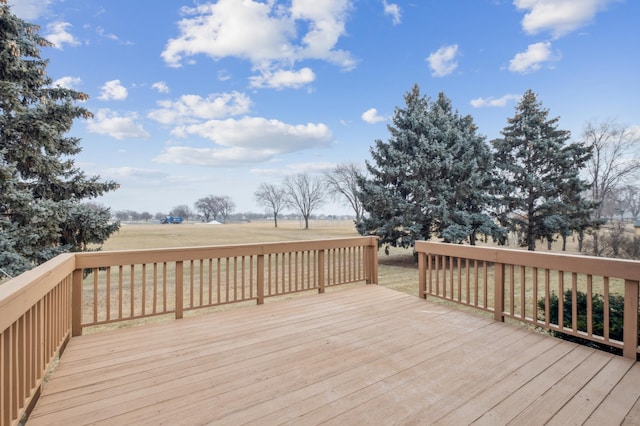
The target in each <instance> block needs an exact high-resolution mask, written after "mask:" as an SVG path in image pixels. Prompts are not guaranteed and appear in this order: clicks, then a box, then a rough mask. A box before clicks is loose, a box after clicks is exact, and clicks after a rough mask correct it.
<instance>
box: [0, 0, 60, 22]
mask: <svg viewBox="0 0 640 426" xmlns="http://www.w3.org/2000/svg"><path fill="white" fill-rule="evenodd" d="M51 3H53V2H52V1H51V0H9V5H10V6H11V11H12V12H13V13H14V14H15V15H16V16H19V17H20V18H22V19H24V20H26V21H32V20H34V19H38V18H39V17H41V16H44V15H45V14H46V12H48V10H49V5H50V4H51Z"/></svg>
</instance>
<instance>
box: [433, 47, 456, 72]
mask: <svg viewBox="0 0 640 426" xmlns="http://www.w3.org/2000/svg"><path fill="white" fill-rule="evenodd" d="M457 55H458V45H457V44H452V45H449V46H443V47H441V48H440V49H438V50H437V51H435V52H433V53H432V54H430V55H429V57H428V58H427V61H428V62H429V67H430V68H431V70H432V73H431V75H433V76H434V77H444V76H445V75H449V74H451V73H452V72H453V71H454V70H455V69H456V68H457V67H458V63H457V62H456V56H457Z"/></svg>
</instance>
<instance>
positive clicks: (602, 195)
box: [582, 119, 640, 254]
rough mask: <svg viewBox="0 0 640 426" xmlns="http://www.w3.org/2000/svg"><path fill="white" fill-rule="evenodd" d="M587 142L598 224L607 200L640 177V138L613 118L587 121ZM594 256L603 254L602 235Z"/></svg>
mask: <svg viewBox="0 0 640 426" xmlns="http://www.w3.org/2000/svg"><path fill="white" fill-rule="evenodd" d="M582 138H583V143H584V144H585V145H586V146H588V147H590V148H591V150H592V157H591V160H590V161H589V162H588V163H587V173H588V177H589V180H590V183H591V199H592V200H593V201H596V202H598V203H599V206H598V207H597V208H596V210H595V217H594V219H595V220H596V221H600V220H601V219H602V218H603V211H604V209H605V208H606V206H607V204H606V201H607V200H608V199H612V196H613V195H614V194H613V193H614V191H615V190H616V189H617V188H620V187H621V186H622V185H623V184H624V183H625V182H626V181H627V180H629V179H630V178H632V177H633V176H634V175H636V174H637V172H638V170H639V169H640V158H639V157H638V152H637V145H638V142H639V140H638V136H637V135H636V134H634V132H632V131H631V129H629V128H626V127H624V126H622V125H620V124H619V123H618V122H616V121H615V120H613V119H608V120H604V121H602V122H600V123H593V122H587V123H586V124H585V128H584V131H583V134H582ZM593 245H594V247H593V249H594V254H598V253H599V251H600V250H599V247H598V233H597V232H596V233H594V241H593Z"/></svg>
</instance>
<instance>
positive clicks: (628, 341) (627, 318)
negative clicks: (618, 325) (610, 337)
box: [622, 280, 638, 361]
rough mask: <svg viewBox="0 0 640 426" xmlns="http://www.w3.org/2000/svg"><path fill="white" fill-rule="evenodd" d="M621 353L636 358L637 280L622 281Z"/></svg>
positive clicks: (626, 356)
mask: <svg viewBox="0 0 640 426" xmlns="http://www.w3.org/2000/svg"><path fill="white" fill-rule="evenodd" d="M622 340H623V349H622V355H623V356H624V357H625V358H630V359H633V360H634V361H635V360H636V356H637V353H638V281H631V280H625V282H624V331H623V339H622Z"/></svg>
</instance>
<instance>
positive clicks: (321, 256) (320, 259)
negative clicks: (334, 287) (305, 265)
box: [318, 249, 325, 293]
mask: <svg viewBox="0 0 640 426" xmlns="http://www.w3.org/2000/svg"><path fill="white" fill-rule="evenodd" d="M324 285H325V282H324V250H322V249H321V250H318V293H324Z"/></svg>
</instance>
